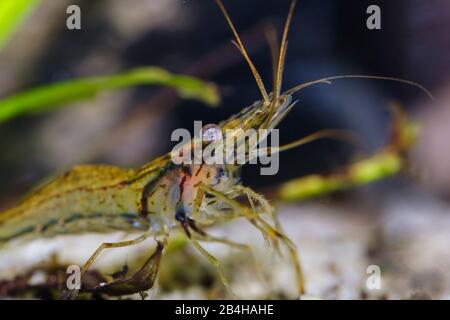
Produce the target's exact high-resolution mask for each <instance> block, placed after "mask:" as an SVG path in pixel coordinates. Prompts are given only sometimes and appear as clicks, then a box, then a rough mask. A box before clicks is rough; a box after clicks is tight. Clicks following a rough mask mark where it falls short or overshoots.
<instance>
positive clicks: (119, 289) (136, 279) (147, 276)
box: [93, 241, 166, 296]
mask: <svg viewBox="0 0 450 320" xmlns="http://www.w3.org/2000/svg"><path fill="white" fill-rule="evenodd" d="M165 242H166V241H164V243H165ZM164 247H165V245H164V244H163V243H162V242H160V241H157V246H156V250H155V252H154V253H153V254H152V255H151V256H150V257H149V258H148V259H147V261H146V262H145V263H144V265H143V266H142V267H141V268H140V269H139V270H138V271H137V272H136V273H135V274H133V275H132V276H131V277H128V278H125V279H119V280H115V281H112V282H110V283H107V284H101V285H99V286H97V287H96V288H94V289H93V291H94V292H99V293H106V294H107V295H110V296H122V295H129V294H134V293H140V292H144V291H147V290H149V289H151V288H152V287H153V284H154V283H155V280H156V277H157V275H158V271H159V265H160V262H161V256H162V253H163V250H164Z"/></svg>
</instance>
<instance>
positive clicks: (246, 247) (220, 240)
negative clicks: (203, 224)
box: [196, 232, 268, 291]
mask: <svg viewBox="0 0 450 320" xmlns="http://www.w3.org/2000/svg"><path fill="white" fill-rule="evenodd" d="M196 238H197V239H198V240H199V241H205V242H216V243H221V244H224V245H227V246H230V247H232V248H235V249H238V250H241V251H244V252H246V253H248V254H249V255H250V256H251V259H252V261H253V265H254V266H253V267H254V269H255V272H256V274H257V275H259V278H260V280H261V281H262V282H263V283H264V286H265V288H266V289H267V291H268V287H267V280H266V278H265V277H264V273H263V271H262V269H261V268H260V266H259V264H258V260H257V259H256V256H255V254H254V252H253V249H252V248H251V247H250V246H249V245H246V244H243V243H239V242H235V241H231V240H228V239H223V238H218V237H214V236H211V235H209V234H207V233H205V232H203V233H202V234H200V236H196Z"/></svg>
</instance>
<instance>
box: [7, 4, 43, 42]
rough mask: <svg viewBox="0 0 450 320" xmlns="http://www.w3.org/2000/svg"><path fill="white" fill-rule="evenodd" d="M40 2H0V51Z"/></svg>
mask: <svg viewBox="0 0 450 320" xmlns="http://www.w3.org/2000/svg"><path fill="white" fill-rule="evenodd" d="M39 3H40V0H0V50H1V49H2V48H3V47H4V45H5V44H6V42H7V41H8V40H9V38H10V37H11V36H12V35H13V34H14V32H15V31H16V30H17V28H18V27H19V26H20V24H21V22H22V21H23V20H24V19H25V17H26V16H27V15H28V14H29V13H31V12H32V11H33V9H34V8H36V7H37V5H38V4H39Z"/></svg>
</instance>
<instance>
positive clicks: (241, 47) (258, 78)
mask: <svg viewBox="0 0 450 320" xmlns="http://www.w3.org/2000/svg"><path fill="white" fill-rule="evenodd" d="M215 1H216V3H217V5H218V6H219V8H220V10H221V11H222V13H223V15H224V16H225V19H226V20H227V23H228V25H229V26H230V29H231V31H232V32H233V35H234V38H235V40H236V41H235V42H234V44H235V45H236V46H237V47H238V49H239V51H240V52H241V53H242V55H243V56H244V58H245V60H246V61H247V63H248V65H249V67H250V70H251V71H252V73H253V76H254V77H255V80H256V84H257V85H258V88H259V91H261V94H262V97H263V100H264V102H269V101H270V99H269V95H268V94H267V90H266V87H264V83H263V81H262V79H261V76H260V75H259V73H258V70H256V68H255V65H254V64H253V62H252V60H251V59H250V57H249V56H248V53H247V50H245V47H244V44H243V43H242V41H241V38H240V37H239V34H238V33H237V31H236V28H235V27H234V25H233V22H232V21H231V18H230V16H229V15H228V12H227V10H226V9H225V7H224V5H223V4H222V1H221V0H215Z"/></svg>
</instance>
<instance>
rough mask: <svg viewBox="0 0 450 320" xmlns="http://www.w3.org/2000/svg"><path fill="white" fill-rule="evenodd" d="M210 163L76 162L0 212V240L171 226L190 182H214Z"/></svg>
mask: <svg viewBox="0 0 450 320" xmlns="http://www.w3.org/2000/svg"><path fill="white" fill-rule="evenodd" d="M217 172H218V168H216V167H212V166H206V165H204V166H197V167H190V168H189V169H186V167H182V166H175V165H174V164H173V163H172V162H171V160H170V157H169V156H164V157H161V158H158V159H156V160H155V161H153V162H151V163H150V164H148V165H146V166H144V167H143V168H141V169H139V170H132V169H122V168H118V167H114V166H106V165H84V166H77V167H75V168H73V169H72V170H70V171H69V172H67V173H66V174H64V175H63V176H61V177H58V178H56V179H55V180H53V181H51V182H50V183H48V184H46V185H45V186H43V187H42V188H40V189H39V190H37V191H36V192H34V193H32V194H31V195H30V196H28V197H27V198H26V199H24V200H23V201H22V202H21V203H20V204H19V205H17V206H16V207H13V208H11V209H9V210H7V211H4V212H2V213H0V243H3V244H4V243H6V242H8V241H11V240H14V239H27V240H31V239H34V238H39V237H52V236H55V235H58V234H80V233H83V232H97V233H108V232H113V231H119V230H120V231H126V232H133V231H143V230H148V229H149V228H151V231H152V232H153V233H154V235H155V236H156V235H158V234H160V233H162V232H163V231H164V230H165V229H168V228H170V227H172V226H174V225H175V221H176V220H175V218H176V217H175V216H176V212H177V211H180V210H182V211H183V212H191V210H192V199H193V197H195V193H196V190H195V189H196V187H195V185H196V183H198V182H199V181H206V182H207V181H208V180H210V181H211V184H215V185H217V186H219V187H220V183H221V182H224V181H225V180H224V178H225V177H224V176H221V177H219V176H218V174H217Z"/></svg>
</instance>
